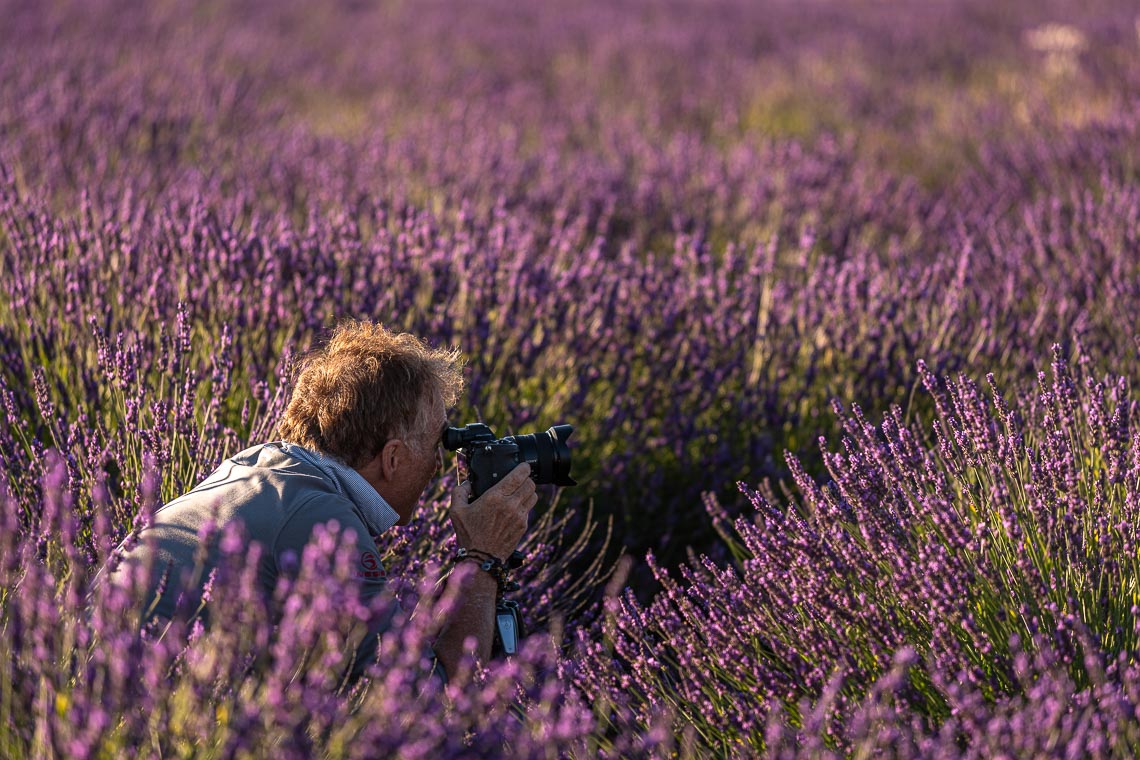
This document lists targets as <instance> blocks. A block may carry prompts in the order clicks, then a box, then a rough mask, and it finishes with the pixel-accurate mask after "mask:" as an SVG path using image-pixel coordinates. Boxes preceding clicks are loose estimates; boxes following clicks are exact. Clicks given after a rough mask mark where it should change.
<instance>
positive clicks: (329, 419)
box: [277, 320, 463, 468]
mask: <svg viewBox="0 0 1140 760" xmlns="http://www.w3.org/2000/svg"><path fill="white" fill-rule="evenodd" d="M293 383H294V385H293V394H292V396H291V397H290V399H289V406H288V407H287V408H286V409H285V414H284V416H283V417H282V418H281V421H280V422H279V423H278V424H277V436H278V438H280V439H281V440H284V441H288V442H289V443H294V444H297V445H299V446H304V447H305V448H309V449H314V450H316V451H320V452H323V453H325V454H331V455H332V456H334V457H336V458H338V459H340V460H341V461H343V462H344V463H345V464H347V465H348V466H349V467H353V468H360V467H362V466H364V465H365V464H367V463H368V462H369V461H370V460H371V459H372V458H373V457H375V456H376V455H377V454H379V453H380V451H381V449H383V448H384V444H385V443H387V442H388V441H389V440H390V439H392V438H407V437H408V436H409V435H412V434H414V433H415V432H416V431H418V430H420V429H422V427H423V425H425V424H426V420H424V419H423V415H424V414H426V410H427V409H428V408H430V404H431V399H432V398H433V397H434V395H436V394H438V395H439V396H440V398H442V399H443V403H444V405H445V406H447V407H450V406H452V405H454V404H455V402H456V401H457V400H458V399H459V394H460V393H461V392H462V390H463V360H462V358H461V357H460V354H459V352H458V350H455V349H450V350H441V349H434V348H429V347H428V346H426V345H425V344H424V343H423V342H422V341H420V340H419V339H418V338H416V337H415V336H414V335H411V334H409V333H394V332H392V331H390V330H388V329H387V328H385V327H384V326H383V325H380V324H375V323H372V322H359V321H355V320H352V321H347V322H343V323H341V324H340V325H339V326H338V327H337V328H336V329H335V330H334V331H333V333H332V335H331V336H330V337H329V339H328V341H327V342H326V343H325V344H324V345H322V346H320V347H318V348H316V349H315V350H313V351H311V352H310V353H308V354H307V355H305V356H304V358H302V360H301V362H300V363H299V365H298V366H297V368H296V371H295V374H294V381H293Z"/></svg>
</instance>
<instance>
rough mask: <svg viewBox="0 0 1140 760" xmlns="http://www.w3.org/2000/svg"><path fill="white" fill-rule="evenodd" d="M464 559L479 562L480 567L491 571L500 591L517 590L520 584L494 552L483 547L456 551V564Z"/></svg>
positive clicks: (488, 571)
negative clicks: (513, 579) (514, 579)
mask: <svg viewBox="0 0 1140 760" xmlns="http://www.w3.org/2000/svg"><path fill="white" fill-rule="evenodd" d="M464 560H471V561H472V562H476V563H478V564H479V567H480V568H481V569H482V570H484V571H485V572H487V573H489V574H490V575H491V577H492V578H494V579H495V585H497V586H498V587H499V593H502V592H504V591H516V590H517V589H518V588H519V585H518V584H517V583H515V582H514V581H512V580H511V575H510V571H509V570H508V569H507V566H506V564H505V563H504V562H503V561H502V560H501V559H499V558H498V557H496V556H495V555H493V554H490V553H488V552H485V551H483V550H481V549H458V550H457V551H456V552H455V557H454V561H455V564H459V563H460V562H463V561H464Z"/></svg>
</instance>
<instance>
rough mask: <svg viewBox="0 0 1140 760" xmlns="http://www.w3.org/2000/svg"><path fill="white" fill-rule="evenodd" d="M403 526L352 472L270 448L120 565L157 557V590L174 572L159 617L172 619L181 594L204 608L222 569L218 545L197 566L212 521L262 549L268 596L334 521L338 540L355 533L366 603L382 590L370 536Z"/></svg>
mask: <svg viewBox="0 0 1140 760" xmlns="http://www.w3.org/2000/svg"><path fill="white" fill-rule="evenodd" d="M398 519H399V515H397V514H396V512H395V510H393V509H392V507H391V506H389V505H388V504H387V503H386V502H385V501H384V499H383V498H382V497H381V496H380V495H379V494H378V493H377V492H376V490H375V489H374V488H372V486H370V485H369V484H368V482H367V481H366V480H364V478H363V477H361V476H360V474H359V473H357V472H356V471H355V470H353V469H352V468H350V467H347V466H345V465H344V464H343V463H341V462H339V461H337V460H335V459H333V458H331V457H328V456H323V455H321V454H319V453H317V452H314V451H311V450H309V449H305V448H302V447H300V446H296V445H293V444H289V443H284V442H274V443H265V444H261V445H259V446H254V447H252V448H249V449H246V450H245V451H242V452H241V453H239V454H236V455H235V456H233V457H231V458H229V459H227V460H226V461H224V462H222V464H221V465H220V466H219V467H218V469H216V470H214V472H213V473H211V474H210V476H209V477H208V478H206V479H205V480H204V481H202V482H201V483H200V484H199V485H198V486H196V487H195V488H194V489H193V490H192V491H190V492H189V493H187V494H185V495H183V496H180V497H179V498H177V499H175V500H174V501H171V502H170V503H168V504H166V505H165V506H163V507H161V508H160V509H159V510H158V511H157V512H156V513H155V515H154V520H153V522H152V524H151V525H150V526H148V527H147V528H145V529H144V530H143V531H142V532H141V534H140V536H139V541H138V543H137V544H136V545H135V547H134V548H133V549H132V550H131V551H130V552H129V553H128V554H127V555H126V556H125V558H124V564H126V563H128V562H136V561H142V562H145V561H147V560H148V559H150V552H151V551H152V550H153V552H154V558H153V559H154V571H155V584H156V585H157V584H158V579H159V577H161V575H162V574H163V573H167V572H169V577H168V581H167V582H166V584H165V588H164V590H163V593H162V594H161V596H159V598H158V599H157V601H156V604H155V608H154V612H155V613H156V614H158V615H162V616H164V617H167V618H170V617H173V616H174V614H175V611H176V605H177V604H178V596H179V595H180V594H182V593H186V594H187V598H186V599H184V600H183V602H182V609H183V610H187V611H190V612H193V611H195V610H197V609H198V607H199V605H200V602H201V598H202V586H203V585H204V584H205V582H206V579H207V578H209V576H210V572H211V571H212V570H213V569H214V568H215V567H216V566H217V565H218V562H219V560H220V551H219V548H218V546H217V542H216V541H213V542H208V545H207V547H205V548H206V552H205V559H204V561H199V558H200V547H199V544H200V542H199V533H200V532H201V531H202V529H203V527H204V526H205V525H206V524H207V522H208V521H212V522H213V524H214V525H216V526H219V527H221V526H224V525H226V524H228V523H230V522H232V521H234V520H240V521H241V522H242V523H243V524H244V527H245V532H246V535H247V537H248V538H249V540H250V541H251V542H258V543H260V544H261V546H262V553H261V558H260V560H259V563H258V568H257V576H258V580H259V582H260V585H261V587H262V589H263V590H264V591H265V592H266V594H272V593H273V589H274V587H275V585H276V583H277V578H278V576H279V575H281V573H283V572H290V571H291V569H293V568H296V567H297V566H298V564H299V561H300V558H301V555H302V550H303V549H304V547H305V544H306V543H307V542H308V541H309V538H310V536H311V535H312V532H313V528H314V527H316V526H317V525H318V524H325V523H328V522H329V521H330V520H336V521H337V523H338V524H339V526H340V529H341V530H342V531H344V530H347V529H351V530H352V531H354V532H355V533H356V553H357V555H358V556H357V560H356V566H355V567H354V574H355V575H356V577H357V578H358V579H359V580H360V593H361V598H362V599H365V600H367V599H369V598H371V597H373V596H375V595H376V594H377V593H379V592H380V591H381V590H382V589H383V588H384V585H385V574H384V568H383V566H382V565H381V564H380V557H379V555H378V553H377V549H376V543H375V541H374V540H373V537H374V536H378V535H380V534H381V533H383V532H384V531H385V530H387V529H388V528H390V527H392V526H393V525H395V524H396V521H397V520H398Z"/></svg>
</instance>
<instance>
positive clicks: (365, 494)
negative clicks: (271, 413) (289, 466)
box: [274, 441, 400, 536]
mask: <svg viewBox="0 0 1140 760" xmlns="http://www.w3.org/2000/svg"><path fill="white" fill-rule="evenodd" d="M274 445H275V446H277V447H278V448H280V449H281V450H282V451H284V452H285V453H286V454H289V455H290V456H294V457H296V458H297V459H300V460H302V461H305V462H308V463H309V464H311V465H312V466H314V467H316V468H317V469H318V470H320V471H321V472H322V473H324V474H325V475H326V476H327V477H328V478H329V480H330V481H331V482H332V484H333V486H334V487H335V488H336V490H337V492H338V493H340V494H341V495H343V496H345V497H347V498H348V500H349V501H351V502H352V503H353V504H355V505H356V507H357V508H358V509H359V510H360V516H361V517H362V518H364V524H365V526H367V528H368V530H369V531H370V532H371V533H372V535H373V536H379V535H380V534H381V533H383V532H384V531H386V530H388V529H389V528H391V527H392V526H393V525H395V524H396V523H397V522H398V521H399V519H400V515H398V514H397V513H396V510H394V509H392V507H391V505H389V504H388V502H387V501H385V500H384V497H383V496H381V495H380V494H379V493H377V492H376V489H375V488H373V487H372V486H371V485H370V484H369V482H368V481H367V480H365V479H364V477H363V476H361V474H360V473H359V472H357V471H356V470H354V469H352V468H351V467H349V466H348V465H346V464H344V463H343V462H341V461H340V460H339V459H337V458H335V457H332V456H329V455H327V454H322V453H321V452H319V451H313V450H312V449H307V448H305V447H304V446H298V445H296V444H293V443H288V442H285V441H278V442H276V443H275V444H274Z"/></svg>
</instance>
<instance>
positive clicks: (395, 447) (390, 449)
mask: <svg viewBox="0 0 1140 760" xmlns="http://www.w3.org/2000/svg"><path fill="white" fill-rule="evenodd" d="M403 449H404V443H403V441H400V440H399V439H396V438H390V439H388V442H387V443H385V444H384V448H382V449H380V454H379V455H378V458H379V460H380V462H379V464H380V472H379V473H378V474H379V475H380V477H381V478H383V479H384V480H393V479H394V478H395V477H396V471H397V470H399V468H400V465H402V464H403V463H404V451H403Z"/></svg>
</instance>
